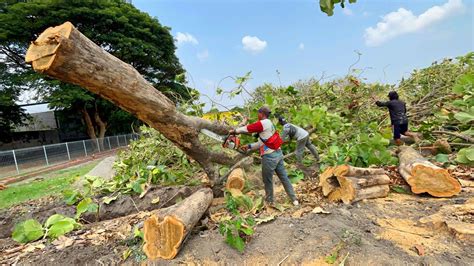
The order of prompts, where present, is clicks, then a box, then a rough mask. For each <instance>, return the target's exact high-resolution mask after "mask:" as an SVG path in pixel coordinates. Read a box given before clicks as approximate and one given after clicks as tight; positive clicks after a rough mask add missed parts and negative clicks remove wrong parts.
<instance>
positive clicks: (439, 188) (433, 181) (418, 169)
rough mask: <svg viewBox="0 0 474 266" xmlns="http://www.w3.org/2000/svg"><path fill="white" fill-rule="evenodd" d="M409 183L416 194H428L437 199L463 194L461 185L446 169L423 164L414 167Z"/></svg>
mask: <svg viewBox="0 0 474 266" xmlns="http://www.w3.org/2000/svg"><path fill="white" fill-rule="evenodd" d="M407 182H408V184H409V185H410V187H411V190H412V192H413V193H415V194H420V193H425V192H426V193H428V194H430V195H432V196H435V197H452V196H454V195H457V194H459V192H461V184H460V183H459V182H458V181H457V180H456V179H455V178H453V177H452V176H451V175H450V174H449V172H448V171H447V170H446V169H443V168H433V167H430V166H425V165H422V164H419V165H415V166H413V168H412V169H411V172H410V177H409V178H407Z"/></svg>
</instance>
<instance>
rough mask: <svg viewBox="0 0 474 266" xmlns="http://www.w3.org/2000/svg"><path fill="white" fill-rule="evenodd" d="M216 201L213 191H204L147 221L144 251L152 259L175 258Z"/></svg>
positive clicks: (161, 211) (201, 190) (157, 213)
mask: <svg viewBox="0 0 474 266" xmlns="http://www.w3.org/2000/svg"><path fill="white" fill-rule="evenodd" d="M212 199H213V195H212V190H211V189H209V188H203V189H200V190H198V191H197V192H195V193H194V194H193V195H191V196H190V197H188V198H186V199H185V200H183V201H181V202H180V203H178V204H176V205H173V206H171V207H168V208H165V209H161V210H158V211H157V212H156V213H155V214H154V215H152V216H151V217H150V218H148V219H146V220H145V223H144V239H145V245H144V246H143V251H144V252H145V254H146V255H147V256H148V258H150V259H156V258H162V259H173V258H174V257H176V255H177V254H178V252H179V250H180V249H181V246H182V244H183V242H184V240H185V239H186V237H187V236H188V234H189V233H190V232H191V229H192V228H193V227H194V225H195V224H196V223H197V222H198V221H199V220H200V219H201V217H202V216H203V214H204V212H205V211H206V210H207V209H208V208H209V206H210V205H211V202H212Z"/></svg>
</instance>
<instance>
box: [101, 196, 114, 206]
mask: <svg viewBox="0 0 474 266" xmlns="http://www.w3.org/2000/svg"><path fill="white" fill-rule="evenodd" d="M117 198H118V195H115V196H113V197H109V196H106V197H104V198H103V199H102V202H104V203H105V204H110V203H111V202H112V201H114V200H116V199H117Z"/></svg>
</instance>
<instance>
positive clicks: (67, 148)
mask: <svg viewBox="0 0 474 266" xmlns="http://www.w3.org/2000/svg"><path fill="white" fill-rule="evenodd" d="M66 150H67V158H68V159H69V161H70V160H71V154H70V153H69V146H68V145H67V142H66Z"/></svg>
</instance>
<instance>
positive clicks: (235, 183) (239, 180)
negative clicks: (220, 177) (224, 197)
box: [225, 168, 245, 191]
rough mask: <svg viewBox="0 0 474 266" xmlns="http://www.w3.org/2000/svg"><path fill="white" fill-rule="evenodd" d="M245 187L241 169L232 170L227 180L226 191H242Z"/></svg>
mask: <svg viewBox="0 0 474 266" xmlns="http://www.w3.org/2000/svg"><path fill="white" fill-rule="evenodd" d="M244 186H245V178H244V171H243V170H242V169H241V168H236V169H234V170H233V171H232V172H231V173H230V174H229V177H228V178H227V182H226V185H225V188H226V189H231V188H232V189H237V190H240V191H242V189H244Z"/></svg>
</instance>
